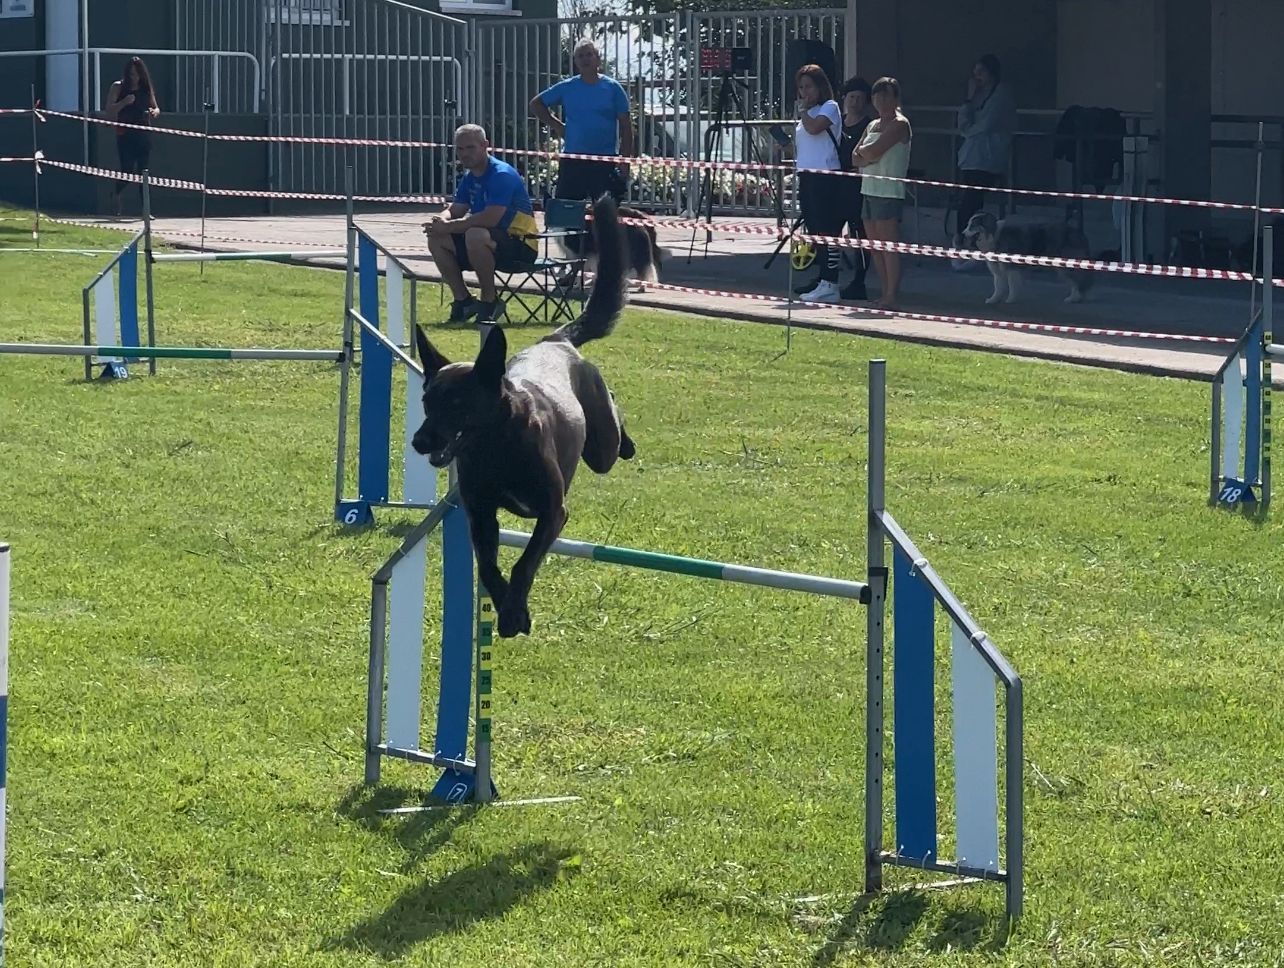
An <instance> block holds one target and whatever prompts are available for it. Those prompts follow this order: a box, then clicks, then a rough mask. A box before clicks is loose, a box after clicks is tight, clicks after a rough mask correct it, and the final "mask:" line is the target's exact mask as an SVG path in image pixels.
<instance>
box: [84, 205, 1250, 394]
mask: <svg viewBox="0 0 1284 968" xmlns="http://www.w3.org/2000/svg"><path fill="white" fill-rule="evenodd" d="M424 218H425V214H424V212H422V211H415V212H393V213H388V212H383V213H362V214H359V215H358V216H357V222H358V224H360V225H361V226H362V227H363V228H364V229H365V231H367V232H368V233H369V234H371V235H372V236H374V237H375V238H377V239H378V240H379V241H380V242H381V243H382V244H383V245H385V246H387V247H388V248H389V249H392V250H393V251H394V252H396V253H397V254H398V255H399V256H401V255H403V254H404V255H405V258H406V261H407V263H408V264H409V265H410V266H411V267H412V268H415V269H416V270H417V271H420V272H422V274H423V276H424V277H425V278H429V279H437V278H439V277H438V275H437V273H436V271H435V267H434V266H433V263H432V262H431V260H430V259H428V258H427V255H426V252H425V248H424V238H423V234H422V231H421V229H420V225H421V224H422V222H423V220H424ZM758 222H759V223H760V224H762V225H766V226H774V222H772V221H769V220H765V219H764V220H758ZM85 224H100V225H103V226H108V225H110V226H113V227H116V228H128V227H136V226H137V224H138V223H132V222H128V221H126V222H122V221H120V220H99V221H97V222H94V221H92V220H90V221H86V222H85ZM933 226H935V228H934V227H933ZM908 227H909V228H910V229H911V231H912V229H913V226H912V224H911V225H910V226H908ZM154 230H155V232H156V234H157V235H158V236H159V237H161V238H164V239H166V240H168V241H170V242H172V243H174V244H175V245H181V246H184V247H189V246H190V247H196V246H198V245H199V241H200V220H199V219H191V218H173V219H157V220H156V221H155V223H154ZM205 232H206V240H207V241H206V246H207V248H209V249H212V250H219V251H229V250H258V251H266V250H281V249H289V250H295V249H297V250H307V249H309V248H328V249H335V248H342V247H343V246H344V242H345V240H344V219H343V216H342V215H295V216H259V217H255V218H212V219H208V220H207V221H206V225H205ZM919 233H920V237H921V238H922V239H923V241H925V242H929V243H932V242H941V241H943V239H942V233H941V232H940V226H939V217H938V216H936V215H935V214H934V213H928V212H925V213H924V214H923V216H922V218H921V220H920V223H919ZM659 234H660V244H661V245H662V246H663V247H665V248H666V249H667V250H668V251H669V253H670V254H669V257H668V258H667V259H666V261H665V264H664V268H663V272H662V275H661V280H662V281H663V282H665V283H669V284H673V285H681V286H691V287H695V288H703V289H710V290H718V291H724V292H740V293H756V294H759V295H762V296H768V297H773V298H770V299H767V300H760V301H751V300H748V299H744V298H736V297H733V296H717V295H704V294H691V293H677V292H670V291H661V290H654V289H653V290H652V291H650V292H647V293H642V294H635V295H634V296H632V297H631V303H632V304H633V305H635V306H646V307H653V308H657V309H664V310H672V311H676V312H682V313H688V314H692V313H694V314H699V315H710V316H717V317H722V318H732V319H744V320H749V321H753V322H761V323H767V324H772V325H778V326H779V325H785V324H786V323H788V324H790V325H793V326H799V327H806V328H816V329H827V330H835V331H842V332H851V333H860V334H863V335H869V336H886V337H891V338H894V339H899V340H907V341H913V342H920V343H930V344H936V345H942V346H960V347H967V348H971V349H980V350H988V351H992V352H1002V353H1009V354H1013V355H1020V356H1031V357H1039V358H1045V359H1053V360H1062V361H1067V362H1074V363H1082V364H1087V365H1095V366H1105V367H1110V368H1114V369H1122V370H1132V371H1137V372H1145V373H1153V374H1162V375H1169V376H1179V377H1188V378H1195V379H1202V380H1207V379H1209V378H1210V377H1211V375H1212V374H1213V373H1214V372H1215V371H1216V369H1217V368H1218V366H1219V365H1220V364H1221V361H1222V360H1223V359H1224V358H1225V356H1226V354H1227V352H1228V351H1229V350H1228V346H1227V344H1223V343H1196V342H1179V341H1174V340H1163V339H1154V338H1120V337H1101V336H1087V335H1082V336H1081V335H1064V334H1052V333H1041V332H1030V331H1021V330H1020V329H1000V328H988V327H984V326H980V325H968V324H958V323H948V322H930V321H925V320H918V319H910V318H905V317H900V316H887V315H885V314H881V315H880V314H874V313H871V312H869V311H865V312H861V311H858V310H857V308H856V306H855V304H841V305H835V306H833V307H832V308H831V307H826V308H811V307H799V306H796V305H795V306H793V307H790V306H789V304H788V303H787V301H786V300H785V299H784V298H783V296H784V294H785V293H786V292H788V290H789V288H790V273H789V265H788V258H787V252H785V253H782V255H781V257H780V258H778V259H776V260H775V262H774V264H773V265H772V266H771V267H770V269H767V268H765V263H766V261H767V258H768V257H769V256H770V255H771V252H772V249H773V248H774V246H775V239H774V238H771V237H769V236H750V235H715V236H714V237H713V238H712V239H711V240H710V241H709V242H708V244H707V247H706V243H705V238H704V233H700V234H699V237H698V238H696V239H695V246H694V250H693V251H691V250H692V231H691V230H690V229H677V228H670V227H667V226H665V227H662V228H661V231H660V233H659ZM689 252H690V254H689ZM316 263H317V264H322V265H336V266H337V265H342V260H341V259H319V260H316ZM847 277H848V274H847V271H845V272H844V277H843V278H844V279H846V278H847ZM874 279H875V276H874V274H873V272H871V273H870V283H871V288H874V287H875V286H876V282H875V281H874ZM1094 281H1095V283H1096V285H1095V287H1094V288H1093V290H1092V291H1091V294H1090V298H1089V300H1088V301H1086V302H1084V303H1081V304H1078V305H1068V304H1066V303H1064V302H1063V300H1064V298H1065V295H1066V293H1067V291H1068V290H1067V288H1066V287H1065V285H1064V284H1063V283H1061V282H1060V281H1059V280H1057V278H1056V277H1055V275H1054V274H1053V273H1052V272H1050V271H1047V270H1035V271H1028V272H1027V273H1026V274H1025V285H1024V286H1023V289H1022V299H1021V302H1020V303H1019V304H1017V305H1016V306H1003V307H994V306H986V305H985V304H984V300H985V298H986V297H987V296H988V295H989V293H990V278H989V273H987V272H985V270H984V268H983V267H982V266H980V265H978V266H977V268H976V269H974V270H973V271H970V272H965V273H960V272H954V271H951V270H950V268H949V267H948V265H947V264H946V262H945V260H942V259H937V258H928V257H922V258H908V259H906V260H905V283H904V287H903V290H904V291H903V298H902V306H903V308H904V310H906V311H908V312H914V313H924V314H933V315H946V316H963V317H981V318H985V319H990V320H1007V321H1010V322H1013V323H1021V322H1032V323H1040V324H1053V325H1062V326H1079V327H1094V328H1101V329H1108V330H1131V331H1138V332H1143V333H1176V334H1196V335H1205V336H1230V337H1236V336H1239V335H1240V334H1241V333H1242V332H1243V329H1244V327H1245V325H1246V323H1247V317H1248V287H1247V285H1246V284H1243V283H1223V282H1215V281H1208V280H1193V279H1158V278H1137V277H1123V276H1113V275H1104V274H1100V273H1098V274H1096V276H1095V279H1094ZM1014 310H1016V311H1015V312H1014Z"/></svg>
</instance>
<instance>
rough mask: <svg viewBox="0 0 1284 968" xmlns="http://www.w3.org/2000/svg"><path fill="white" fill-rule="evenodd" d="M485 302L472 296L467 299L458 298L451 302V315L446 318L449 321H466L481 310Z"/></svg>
mask: <svg viewBox="0 0 1284 968" xmlns="http://www.w3.org/2000/svg"><path fill="white" fill-rule="evenodd" d="M483 305H485V304H484V303H480V302H478V301H477V300H476V299H474V298H473V297H472V296H469V297H468V298H467V299H456V300H453V301H452V302H451V304H450V315H449V316H448V317H447V318H446V322H448V323H466V322H468V320H470V319H472V318H473V317H474V316H476V315H477V313H478V312H479V311H480V309H481V307H482V306H483Z"/></svg>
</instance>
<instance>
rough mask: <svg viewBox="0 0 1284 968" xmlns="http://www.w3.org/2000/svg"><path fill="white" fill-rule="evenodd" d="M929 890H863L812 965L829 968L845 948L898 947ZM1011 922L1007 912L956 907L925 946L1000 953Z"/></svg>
mask: <svg viewBox="0 0 1284 968" xmlns="http://www.w3.org/2000/svg"><path fill="white" fill-rule="evenodd" d="M928 907H929V902H928V894H927V892H926V891H922V890H901V891H888V892H887V893H885V894H863V895H861V896H860V897H858V898H857V899H856V901H855V903H854V904H853V905H852V907H851V910H849V911H848V912H847V914H845V915H844V916H843V917H842V919H841V920H840V921H839V922H838V924H837V925H835V927H834V929H833V930H832V931H831V932H830V935H829V937H828V938H827V939H826V940H825V943H824V944H823V945H821V947H820V949H819V950H818V951H817V952H816V954H815V956H814V957H813V959H812V965H813V968H827V966H829V965H831V964H833V963H834V962H835V961H837V960H838V959H839V958H840V957H842V956H843V955H844V953H846V952H850V951H851V950H853V949H859V948H864V949H865V950H867V951H892V950H895V949H897V948H900V947H901V946H902V945H903V944H905V942H906V940H907V939H908V938H909V936H910V935H911V934H913V933H914V930H915V928H916V927H917V926H918V924H919V922H920V921H921V920H922V919H923V917H924V915H926V914H927V911H928ZM1009 932H1010V926H1009V923H1008V920H1007V918H1006V917H1005V916H1004V915H1003V914H1001V913H1000V914H995V913H991V912H988V911H982V910H963V911H959V910H954V911H949V912H947V913H946V914H945V915H944V917H943V918H942V919H941V923H940V924H939V925H938V926H937V928H936V930H935V931H934V932H933V934H932V936H931V937H930V938H929V939H928V940H927V942H926V947H927V948H928V949H929V950H931V951H945V950H946V949H947V948H948V949H949V950H951V951H959V950H964V951H971V950H974V949H977V948H980V949H982V950H986V951H990V952H999V951H1001V950H1002V949H1003V947H1004V946H1005V945H1006V944H1007V941H1008V935H1009Z"/></svg>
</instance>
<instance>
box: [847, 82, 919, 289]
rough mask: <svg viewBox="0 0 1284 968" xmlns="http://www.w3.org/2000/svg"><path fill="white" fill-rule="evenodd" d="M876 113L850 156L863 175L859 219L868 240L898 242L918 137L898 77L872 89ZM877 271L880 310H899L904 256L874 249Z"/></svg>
mask: <svg viewBox="0 0 1284 968" xmlns="http://www.w3.org/2000/svg"><path fill="white" fill-rule="evenodd" d="M873 100H874V110H875V111H877V112H878V117H877V118H875V119H874V120H873V121H871V122H870V123H869V127H867V128H866V129H865V134H864V136H863V137H862V138H861V139H860V144H858V145H857V146H856V150H855V151H853V152H852V165H853V167H855V168H858V169H860V172H861V175H862V177H861V180H860V181H861V185H860V190H861V194H862V195H863V196H864V201H863V202H862V203H861V218H862V219H863V220H864V222H865V233H866V235H868V237H869V238H871V239H875V240H877V241H882V242H898V241H900V221H901V210H902V209H903V208H904V207H905V182H904V181H900V180H899V179H903V178H904V177H905V173H906V172H907V171H909V158H910V142H911V140H912V139H913V137H914V132H913V131H911V130H910V123H909V118H907V117H905V115H904V114H902V113H901V86H900V84H898V83H897V81H896V78H894V77H880V78H879V79H878V80H877V81H875V82H874V87H873ZM880 176H882V177H880ZM873 255H874V268H875V269H877V270H878V278H879V279H880V280H881V281H882V283H883V294H882V296H880V297H879V299H878V302H877V305H879V306H881V307H882V308H883V309H895V308H896V301H897V299H898V298H899V296H900V288H901V257H900V255H899V254H897V253H895V252H890V251H883V250H879V249H874V250H873Z"/></svg>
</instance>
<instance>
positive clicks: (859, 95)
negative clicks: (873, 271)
mask: <svg viewBox="0 0 1284 968" xmlns="http://www.w3.org/2000/svg"><path fill="white" fill-rule="evenodd" d="M839 104H840V105H841V106H842V109H843V136H842V137H841V138H839V139H838V160H839V162H840V163H841V164H842V166H843V171H850V172H851V173H852V174H850V175H848V176H847V177H845V178H844V179H843V190H842V199H843V214H844V218H845V219H846V225H847V234H848V236H849V237H850V238H853V239H863V238H865V223H864V221H863V220H862V219H861V204H862V202H863V201H864V198H863V196H862V195H861V190H860V175H859V173H858V172H857V171H856V169H854V168H853V167H852V163H851V161H852V155H853V154H855V152H856V147H857V146H858V145H859V144H860V141H861V138H862V137H864V135H865V129H866V128H867V127H869V123H870V122H871V121H873V120H874V118H876V117H878V115H877V113H876V112H875V111H874V107H873V104H872V103H871V92H870V88H869V81H867V80H865V78H863V77H853V78H850V79H849V80H848V81H847V83H845V84H844V85H843V92H842V96H841V98H840V100H839ZM855 254H856V274H855V275H854V276H853V277H852V281H851V282H849V283H848V284H847V285H845V286H843V288H842V291H841V293H840V295H842V297H843V298H844V299H857V300H864V299H865V298H866V295H865V276H866V274H867V273H868V272H869V264H870V262H871V261H873V260H872V259H871V258H870V252H869V250H868V249H857V250H856V253H855Z"/></svg>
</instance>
